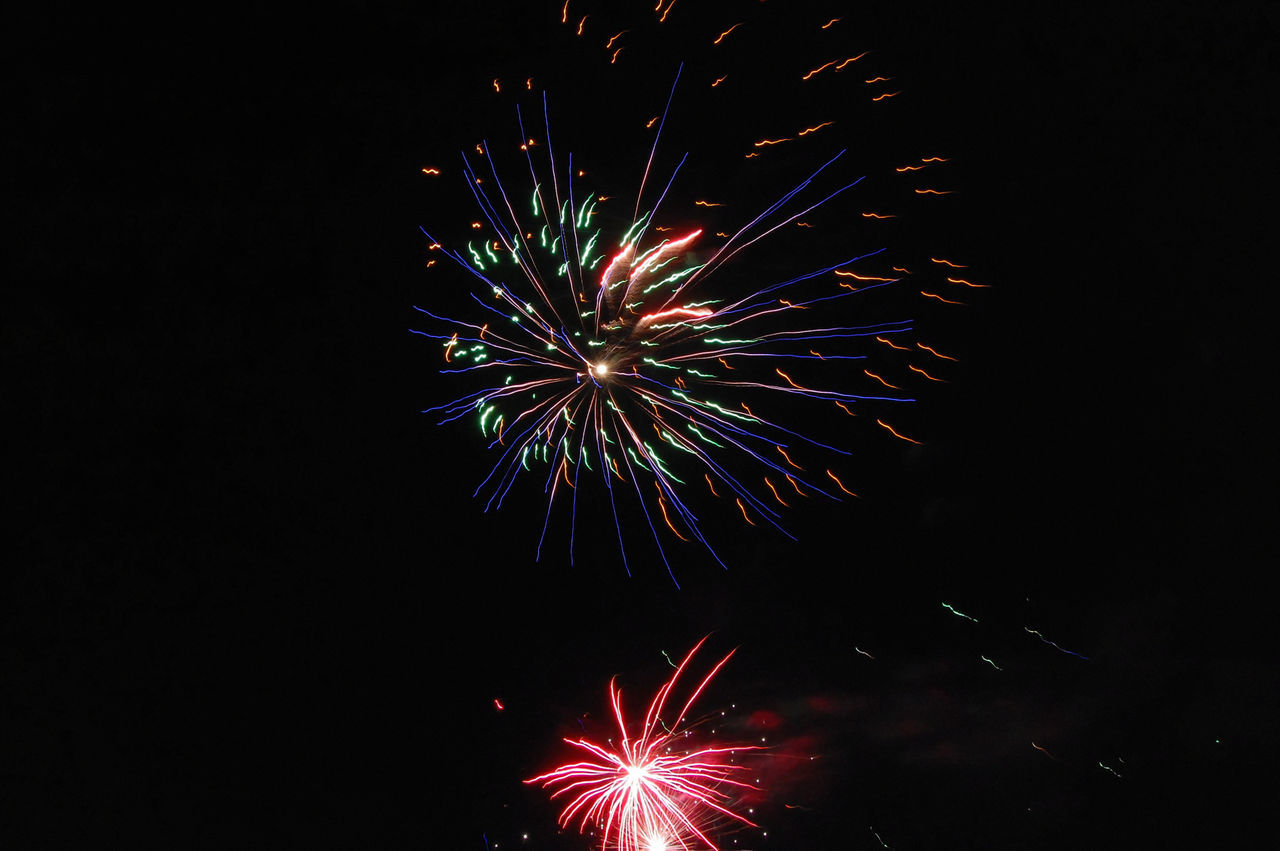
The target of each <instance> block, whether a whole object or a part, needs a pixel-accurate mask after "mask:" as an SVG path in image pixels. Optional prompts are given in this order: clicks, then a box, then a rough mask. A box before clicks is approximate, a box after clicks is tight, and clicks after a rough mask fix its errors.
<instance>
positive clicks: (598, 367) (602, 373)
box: [590, 362, 609, 378]
mask: <svg viewBox="0 0 1280 851" xmlns="http://www.w3.org/2000/svg"><path fill="white" fill-rule="evenodd" d="M590 369H591V374H592V375H594V376H595V377H596V378H604V377H606V376H607V375H608V374H609V364H607V363H603V362H601V363H594V364H592V365H591V367H590Z"/></svg>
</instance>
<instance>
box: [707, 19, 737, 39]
mask: <svg viewBox="0 0 1280 851" xmlns="http://www.w3.org/2000/svg"><path fill="white" fill-rule="evenodd" d="M740 26H742V22H741V21H739V22H738V23H736V24H734V25H733V26H731V27H729V29H727V30H725V31H724V32H722V33H720V35H718V36H716V40H715V41H713V42H711V43H712V44H719V43H720V42H722V41H724V37H725V36H727V35H728V34H729V33H731V32H733V31H734V30H736V29H737V28H738V27H740Z"/></svg>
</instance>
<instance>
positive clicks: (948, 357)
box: [877, 338, 958, 361]
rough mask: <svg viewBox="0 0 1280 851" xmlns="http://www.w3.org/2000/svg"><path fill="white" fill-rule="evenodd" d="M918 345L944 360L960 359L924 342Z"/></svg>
mask: <svg viewBox="0 0 1280 851" xmlns="http://www.w3.org/2000/svg"><path fill="white" fill-rule="evenodd" d="M877 339H879V338H877ZM916 347H917V348H921V349H924V350H925V351H926V352H928V353H929V354H931V355H933V356H934V357H936V358H942V359H943V360H949V361H958V358H953V357H951V355H944V354H943V353H942V352H940V351H938V350H937V349H935V348H933V347H932V346H926V345H925V344H924V343H916Z"/></svg>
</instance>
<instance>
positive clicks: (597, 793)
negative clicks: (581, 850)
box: [525, 639, 759, 851]
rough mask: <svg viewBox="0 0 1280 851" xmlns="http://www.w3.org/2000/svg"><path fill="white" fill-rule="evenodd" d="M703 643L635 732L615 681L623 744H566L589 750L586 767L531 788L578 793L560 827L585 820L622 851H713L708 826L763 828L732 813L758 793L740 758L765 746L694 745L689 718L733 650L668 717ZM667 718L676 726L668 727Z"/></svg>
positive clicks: (562, 771) (559, 772)
mask: <svg viewBox="0 0 1280 851" xmlns="http://www.w3.org/2000/svg"><path fill="white" fill-rule="evenodd" d="M705 641H706V639H703V641H700V642H698V644H697V645H696V646H695V647H694V648H693V649H692V650H690V651H689V654H688V655H687V656H685V658H684V659H683V660H682V661H681V663H680V664H679V665H678V666H677V667H676V670H675V673H674V674H672V675H671V678H670V679H669V680H667V682H666V683H665V684H663V686H662V687H661V688H659V689H658V691H657V693H656V694H655V695H654V698H653V700H652V702H651V703H650V704H649V708H648V710H647V711H646V712H645V715H644V720H643V721H642V722H641V724H640V725H639V727H638V728H635V727H634V726H633V727H628V724H627V721H626V719H625V718H624V715H623V710H622V693H621V691H620V690H619V689H618V688H617V685H616V683H615V682H614V681H610V683H609V702H610V705H611V707H612V710H613V716H614V719H615V720H616V721H617V724H618V736H619V739H618V741H617V743H616V744H614V743H613V740H610V742H609V743H608V744H599V743H597V742H591V741H588V740H586V739H582V738H579V739H565V740H564V741H565V742H566V743H567V744H569V745H572V746H573V747H575V748H577V749H579V750H580V751H583V752H585V754H586V757H585V758H584V759H583V760H582V761H580V762H574V763H569V764H566V765H562V766H560V767H559V768H557V769H555V770H554V771H550V772H548V773H546V774H542V775H539V776H538V777H534V778H532V779H530V780H526V781H525V782H526V783H539V784H542V785H543V786H544V787H547V788H551V787H555V792H554V793H553V794H552V798H558V797H562V796H569V795H572V798H571V799H570V800H569V802H568V803H567V804H566V805H565V808H564V810H563V811H562V812H561V814H560V824H561V825H562V826H569V825H571V824H573V823H574V822H577V823H578V826H579V830H580V831H583V832H585V831H586V830H587V828H588V827H590V826H594V827H596V828H598V829H599V830H600V832H601V837H602V839H601V848H605V849H618V851H652V849H655V848H661V849H671V851H675V849H681V851H689V850H690V849H694V848H709V849H712V851H715V849H716V845H715V843H714V842H713V841H712V840H711V839H710V838H709V837H708V830H709V825H711V824H713V823H715V822H717V821H723V820H729V821H733V822H737V823H739V824H742V825H748V826H751V827H755V826H756V825H755V824H754V823H753V822H752V821H751V820H749V819H748V818H746V817H745V816H743V815H741V814H740V813H737V812H735V811H734V810H733V809H731V804H732V802H733V799H734V797H735V794H734V793H735V792H740V791H743V790H755V789H756V787H755V786H754V785H752V784H751V783H748V782H746V781H743V780H740V779H737V778H738V777H739V776H740V775H741V773H742V772H743V771H744V770H745V767H744V766H743V765H741V764H739V763H737V762H735V761H734V760H735V758H736V757H737V756H738V755H741V754H744V753H747V752H749V751H753V750H759V748H758V747H755V746H751V745H721V746H719V747H704V748H696V747H690V745H689V744H688V741H689V733H690V729H691V725H689V724H688V723H687V721H686V715H687V713H688V712H689V710H690V708H691V707H692V705H693V703H694V701H695V700H697V698H698V696H699V695H700V694H701V693H702V692H703V690H704V689H705V688H706V687H707V684H708V683H709V682H710V681H711V679H712V678H713V677H715V675H716V674H717V673H718V672H719V670H720V669H721V668H722V667H723V666H724V664H725V663H726V662H728V661H729V659H730V658H731V657H732V656H733V653H730V654H729V655H727V656H725V657H724V658H723V659H721V660H720V661H719V662H718V663H717V664H716V665H715V666H714V667H713V668H712V669H711V672H710V673H708V674H707V675H706V676H705V677H703V678H702V680H701V681H700V682H699V683H698V685H697V686H696V687H695V688H694V689H693V690H692V692H691V694H690V695H689V697H688V698H687V699H686V700H685V702H684V703H683V704H682V705H681V708H680V711H679V712H677V713H675V714H674V715H669V716H668V715H665V712H666V709H667V704H668V700H669V699H670V698H671V695H672V691H673V690H674V689H675V687H676V683H677V682H678V680H679V679H680V675H681V674H682V673H684V671H685V669H686V667H687V666H688V664H689V661H690V660H691V659H692V658H693V656H694V654H695V653H697V651H698V649H699V648H700V647H701V646H702V644H703V642H705ZM667 719H669V720H670V722H671V723H667Z"/></svg>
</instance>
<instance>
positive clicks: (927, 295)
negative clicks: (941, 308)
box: [920, 290, 964, 304]
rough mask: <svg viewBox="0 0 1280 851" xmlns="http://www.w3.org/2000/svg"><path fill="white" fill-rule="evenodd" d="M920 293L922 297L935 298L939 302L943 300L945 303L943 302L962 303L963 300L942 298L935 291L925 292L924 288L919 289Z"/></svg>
mask: <svg viewBox="0 0 1280 851" xmlns="http://www.w3.org/2000/svg"><path fill="white" fill-rule="evenodd" d="M920 295H922V296H924V297H926V298H936V299H937V300H938V301H941V302H943V303H945V304H964V302H963V301H956V300H955V299H950V298H943V297H942V296H940V295H938V294H937V293H930V292H925V291H924V290H921V291H920Z"/></svg>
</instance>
